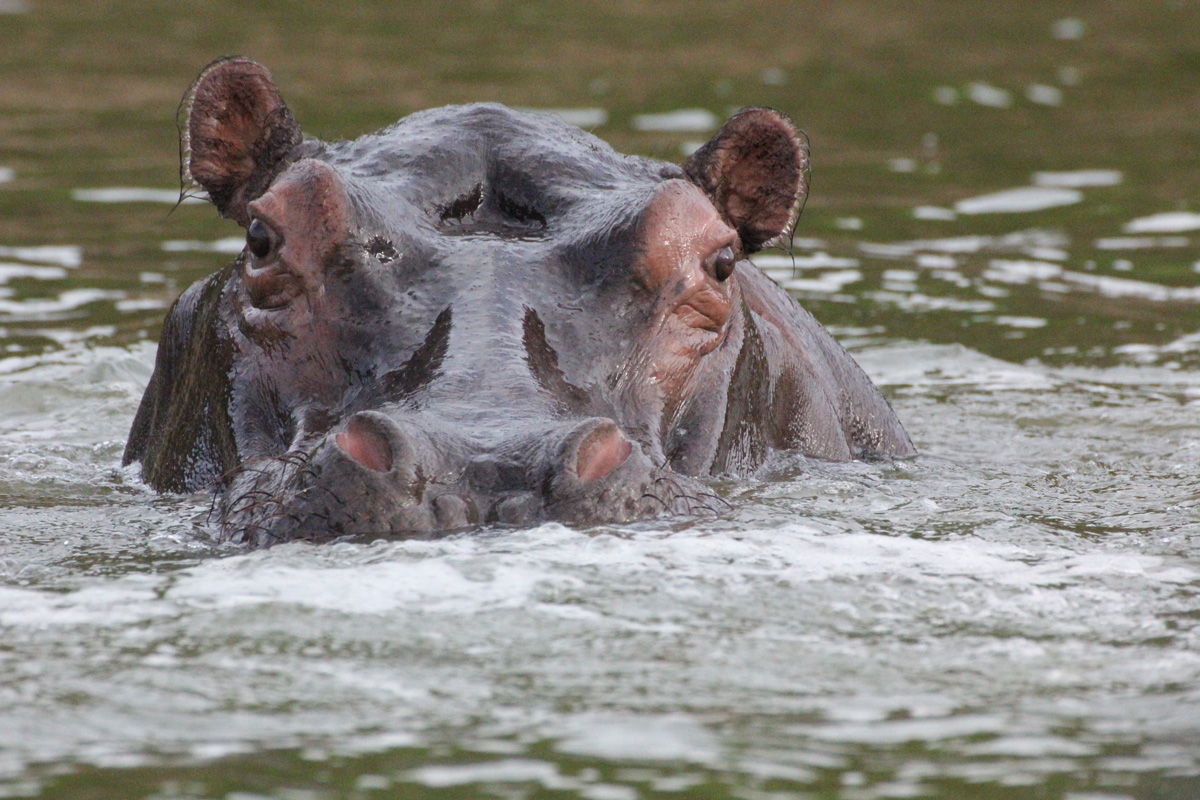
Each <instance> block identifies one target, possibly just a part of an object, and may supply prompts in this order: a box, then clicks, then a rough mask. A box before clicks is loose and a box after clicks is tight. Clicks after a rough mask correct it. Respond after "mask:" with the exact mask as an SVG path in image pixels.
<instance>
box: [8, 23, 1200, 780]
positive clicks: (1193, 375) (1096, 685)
mask: <svg viewBox="0 0 1200 800" xmlns="http://www.w3.org/2000/svg"><path fill="white" fill-rule="evenodd" d="M410 6H411V7H410ZM1084 11H1087V9H1082V10H1081V8H1080V7H1079V6H1070V7H1069V8H1068V7H1067V5H1066V4H1057V3H1050V4H1031V5H1028V6H1021V7H1017V6H1012V5H1003V6H1001V5H996V4H983V3H962V4H955V5H945V4H939V5H937V6H936V7H934V6H928V7H926V6H924V5H921V4H917V5H915V6H912V7H911V8H909V7H907V6H906V7H904V8H898V7H897V6H896V5H895V4H877V3H873V2H856V3H849V4H840V5H836V6H828V5H819V6H818V5H815V4H814V5H812V6H809V5H807V4H803V3H794V2H791V3H778V4H775V3H768V4H766V5H765V6H761V7H755V8H754V9H749V7H742V6H738V5H736V4H734V5H728V4H691V5H682V4H675V3H672V2H664V3H657V4H653V5H644V6H643V5H636V4H634V5H628V4H626V5H618V6H611V4H607V5H602V4H598V5H592V4H588V3H581V4H573V5H571V6H569V7H568V6H551V5H539V4H536V3H535V4H532V5H530V4H526V5H525V6H522V8H521V9H516V8H515V7H511V8H510V7H509V6H507V5H505V4H493V3H475V4H466V5H461V6H460V5H458V4H454V3H450V4H446V3H436V4H433V3H430V4H426V3H423V2H418V3H414V4H407V5H405V6H404V7H393V6H390V5H386V4H379V5H371V4H354V5H348V6H345V7H336V8H335V7H332V6H327V5H321V6H319V7H318V6H316V5H313V6H311V7H310V6H308V5H305V4H278V3H273V2H267V3H263V4H256V5H255V6H254V7H253V8H251V7H249V6H235V5H233V4H227V3H224V2H216V1H215V0H213V1H212V2H209V3H207V4H201V5H199V6H196V7H194V8H193V7H186V8H185V7H183V6H179V7H177V8H176V7H172V8H171V9H169V10H165V9H155V10H153V12H149V11H147V10H146V9H141V8H133V7H131V8H129V9H124V8H116V7H111V6H105V7H104V8H103V9H100V8H99V7H96V8H93V7H91V6H88V5H87V4H84V5H80V4H75V3H66V2H63V1H61V0H45V1H44V2H38V3H36V4H34V3H24V2H14V0H0V14H4V15H5V16H4V17H3V18H2V19H0V53H2V55H0V58H2V59H4V64H5V67H6V69H5V81H4V82H3V84H4V85H3V86H2V87H0V537H2V539H0V639H2V640H3V642H4V646H3V647H0V718H2V719H4V720H5V724H4V725H0V796H45V797H79V796H87V795H88V794H90V795H92V796H99V795H103V794H107V795H109V796H120V797H160V798H161V797H196V798H200V797H204V798H247V797H251V796H253V797H293V798H294V797H311V798H325V797H385V796H405V797H407V796H422V797H479V796H496V797H533V796H550V795H554V796H565V797H583V798H592V799H593V800H596V799H600V800H604V799H605V798H620V799H622V800H623V799H624V798H635V797H722V798H723V797H745V798H760V797H802V796H809V797H830V798H833V797H838V798H848V800H858V799H859V798H895V797H946V798H951V797H953V798H966V797H980V798H983V797H988V798H1014V800H1015V799H1016V798H1028V797H1032V796H1037V797H1047V798H1070V799H1071V800H1095V799H1097V798H1105V800H1116V798H1154V797H1170V798H1175V797H1178V798H1184V797H1195V796H1200V760H1198V754H1200V723H1197V720H1198V719H1200V656H1198V655H1197V654H1198V653H1200V627H1198V624H1197V623H1198V621H1200V557H1198V555H1197V554H1198V553H1200V518H1198V517H1197V510H1198V509H1200V488H1198V487H1200V459H1198V458H1197V452H1200V422H1198V420H1200V331H1198V328H1200V325H1198V324H1197V319H1200V317H1198V316H1197V303H1198V302H1200V289H1198V288H1197V286H1198V285H1200V276H1198V274H1197V273H1198V272H1200V240H1198V238H1197V234H1195V233H1194V232H1195V231H1200V214H1198V213H1197V209H1196V205H1195V204H1196V198H1195V196H1194V191H1195V187H1194V179H1193V178H1194V175H1193V173H1194V163H1193V162H1194V159H1195V141H1196V130H1197V128H1196V126H1197V124H1200V123H1198V122H1197V120H1196V119H1195V118H1194V116H1195V115H1191V116H1189V115H1187V114H1185V113H1183V112H1182V111H1181V109H1187V108H1194V107H1195V87H1196V86H1197V82H1196V80H1195V78H1196V75H1197V63H1198V62H1197V60H1196V56H1195V42H1194V35H1193V33H1192V32H1193V31H1195V30H1198V29H1200V7H1197V6H1196V5H1195V4H1190V3H1168V4H1135V3H1127V4H1116V5H1112V4H1110V5H1107V6H1105V11H1104V13H1103V14H1094V15H1093V14H1092V12H1090V11H1088V13H1087V14H1085V13H1083V12H1084ZM168 13H169V18H164V16H165V15H168ZM933 19H936V20H937V24H931V22H930V20H933ZM280 20H287V26H286V30H285V28H283V27H280ZM151 26H152V27H151ZM51 43H53V44H51ZM225 52H247V53H249V54H251V55H253V56H255V57H257V58H259V59H260V60H262V61H264V62H265V63H267V64H268V65H269V66H270V67H271V68H272V69H273V70H274V71H275V75H276V78H277V79H278V82H279V84H280V86H281V88H282V89H283V91H284V94H285V96H286V97H287V98H288V99H289V101H290V102H291V103H292V104H293V107H294V108H295V110H296V112H297V117H298V118H299V119H300V120H301V123H302V124H304V125H307V126H308V127H309V130H311V131H312V132H313V133H315V134H317V135H321V136H323V137H326V138H337V137H339V136H355V135H358V134H360V133H362V132H364V131H366V130H370V129H373V128H376V127H379V126H381V125H384V124H387V123H389V122H391V121H393V120H394V119H395V118H396V117H398V116H401V115H403V114H405V113H408V112H410V111H412V110H415V109H417V108H420V107H425V106H429V105H437V104H441V103H444V102H465V101H475V100H499V101H503V102H507V103H509V104H511V105H515V106H521V107H526V108H536V109H541V110H543V111H544V112H545V113H552V114H556V115H558V116H560V117H562V118H563V119H566V120H568V121H569V122H571V123H572V124H576V125H580V126H583V127H586V128H589V129H591V128H594V129H595V130H596V132H597V133H598V134H599V135H601V136H602V137H603V138H605V139H608V140H609V141H611V142H613V143H614V145H615V146H617V147H618V148H619V149H622V150H624V151H629V152H639V153H644V154H649V155H654V156H657V157H660V158H665V159H670V160H676V161H677V160H679V159H680V158H681V157H682V155H686V154H687V153H689V152H691V151H692V150H694V149H695V147H697V146H698V141H697V140H703V139H705V138H707V135H708V134H709V132H710V131H711V130H713V129H714V128H715V127H716V126H717V125H718V124H719V122H720V120H722V119H724V118H725V117H726V116H728V114H729V113H730V112H731V111H732V110H735V109H736V108H738V107H740V106H743V105H750V104H768V105H773V106H776V107H779V108H781V109H783V110H784V111H786V112H788V113H789V114H790V115H791V116H792V117H794V118H795V119H796V120H798V121H799V122H800V123H801V124H802V125H803V126H804V127H805V128H806V131H807V134H808V136H809V138H810V140H811V141H812V146H813V165H814V174H813V195H812V198H811V199H810V201H809V203H808V205H807V207H806V210H805V214H804V219H803V220H802V222H801V227H800V230H799V232H798V235H797V237H796V238H795V239H794V241H793V242H792V243H791V247H790V248H789V249H788V250H787V251H786V252H785V251H782V250H777V251H772V252H768V253H763V254H760V255H758V256H756V259H755V260H756V262H757V263H758V264H759V266H760V267H761V268H762V269H763V270H764V271H766V272H767V273H768V274H769V275H771V276H772V277H773V278H774V279H776V280H777V281H779V282H780V283H781V284H782V285H784V286H785V287H787V288H788V289H789V290H790V291H792V292H793V293H794V294H795V295H796V296H797V297H798V298H800V299H801V301H802V302H803V303H804V304H805V306H806V307H808V308H809V309H810V310H811V311H813V312H814V314H815V315H816V316H817V317H818V319H820V320H822V321H823V322H824V323H825V324H827V325H828V326H829V327H830V329H831V330H832V331H833V332H834V333H835V334H836V335H837V336H838V337H839V338H840V339H841V340H842V341H843V342H844V343H846V344H847V346H849V347H850V348H851V349H852V350H853V351H854V352H855V354H856V357H857V358H858V359H859V361H860V362H861V363H862V364H863V366H864V368H865V369H866V370H867V371H868V372H869V373H870V374H871V375H872V376H873V377H874V378H875V379H876V380H877V381H878V382H879V383H880V384H881V385H882V387H883V388H884V390H885V392H886V393H887V394H888V396H889V397H890V398H891V400H892V402H893V404H894V405H895V407H896V409H897V411H898V412H899V414H900V416H901V418H902V419H903V420H904V421H905V423H906V426H907V427H908V429H909V431H910V432H911V433H912V435H913V438H914V440H915V441H916V442H917V444H918V447H919V448H920V449H921V451H922V456H921V457H919V458H917V459H915V460H913V461H910V462H904V463H899V464H845V465H838V464H824V463H820V462H810V461H805V460H802V459H787V458H779V459H778V460H777V461H776V462H774V463H772V464H771V465H770V467H769V469H768V470H767V474H765V475H764V476H763V477H762V479H761V480H759V481H750V482H739V483H727V484H726V483H722V484H720V485H719V486H718V489H719V490H720V491H722V492H723V493H725V494H726V496H728V497H729V498H730V499H731V500H732V501H733V502H734V510H733V511H731V512H729V513H728V514H726V515H724V516H722V517H720V518H717V519H705V520H665V521H655V522H649V523H643V524H639V525H631V526H615V527H600V528H596V529H591V530H586V531H577V530H571V529H568V528H564V527H562V526H557V525H547V526H542V527H539V528H536V529H533V530H525V531H511V530H489V531H484V532H481V533H474V534H470V535H464V536H457V537H452V538H449V539H444V540H438V541H417V542H345V543H340V544H337V545H334V546H331V547H309V546H305V545H289V546H284V547H279V548H275V549H273V550H270V551H267V552H261V553H245V552H241V551H237V550H231V549H220V548H217V547H215V546H214V545H212V544H211V542H210V541H209V540H208V539H207V537H206V536H205V530H206V529H205V519H206V517H207V514H208V508H209V506H208V503H209V499H208V498H206V497H158V496H155V495H153V494H152V493H150V492H149V491H148V490H147V489H146V488H145V487H144V486H143V485H142V484H141V483H140V482H139V481H138V480H137V477H136V470H133V469H123V468H121V467H120V466H119V463H120V455H121V451H122V449H123V445H124V438H125V435H126V432H127V430H128V426H129V423H130V420H131V418H132V415H133V412H134V410H135V408H136V406H137V402H138V399H139V397H140V393H141V390H142V388H143V387H144V385H145V382H146V380H147V379H148V377H149V374H150V371H151V367H152V364H153V360H154V355H155V347H154V341H155V340H156V339H157V337H158V335H159V330H160V325H161V318H162V314H163V310H164V309H165V307H166V305H167V304H168V303H170V302H171V301H172V300H173V299H174V298H175V297H176V296H177V295H178V294H179V293H180V292H181V291H182V290H183V289H184V288H185V287H186V286H188V285H189V284H190V283H191V282H193V281H194V280H196V279H198V278H200V277H202V276H204V275H206V274H208V273H209V272H211V271H212V270H213V269H215V268H216V267H218V266H219V265H220V264H221V263H222V261H223V260H224V259H226V258H228V257H229V256H230V254H233V253H236V252H238V251H239V250H240V248H241V247H242V243H243V239H242V237H241V236H239V235H237V234H238V231H237V229H236V228H235V227H234V226H232V224H230V223H227V222H222V221H220V220H219V219H217V216H216V214H215V213H214V212H213V211H212V210H211V207H210V206H208V205H207V204H204V203H201V202H185V204H182V205H179V204H178V201H179V196H180V195H179V190H178V188H177V187H176V186H175V185H174V183H175V176H176V175H177V164H176V163H175V159H176V157H177V146H176V142H175V140H174V131H175V128H174V112H175V106H176V103H177V101H178V97H179V95H180V93H181V92H182V90H183V89H184V88H185V87H186V86H187V84H188V83H189V82H190V81H191V79H192V78H193V77H194V75H195V72H196V71H197V70H198V69H199V67H200V66H202V65H203V64H204V63H205V62H206V61H207V60H208V59H209V58H211V57H212V56H214V55H218V54H220V53H225ZM564 54H566V55H564Z"/></svg>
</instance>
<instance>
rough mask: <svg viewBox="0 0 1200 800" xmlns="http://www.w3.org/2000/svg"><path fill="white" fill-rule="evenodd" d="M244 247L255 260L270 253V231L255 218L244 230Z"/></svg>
mask: <svg viewBox="0 0 1200 800" xmlns="http://www.w3.org/2000/svg"><path fill="white" fill-rule="evenodd" d="M246 247H247V248H249V249H250V252H251V253H253V254H254V257H255V258H266V257H267V254H268V253H270V252H271V229H270V228H268V227H267V226H266V225H264V224H263V221H262V220H260V219H258V218H257V217H255V218H254V219H253V220H251V222H250V226H249V227H248V228H246Z"/></svg>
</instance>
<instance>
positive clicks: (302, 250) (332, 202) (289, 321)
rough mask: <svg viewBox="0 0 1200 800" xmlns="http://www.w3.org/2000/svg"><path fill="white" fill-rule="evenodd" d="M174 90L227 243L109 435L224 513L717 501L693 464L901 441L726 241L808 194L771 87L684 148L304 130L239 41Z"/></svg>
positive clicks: (898, 447)
mask: <svg viewBox="0 0 1200 800" xmlns="http://www.w3.org/2000/svg"><path fill="white" fill-rule="evenodd" d="M180 108H181V112H180V120H181V124H180V131H181V153H182V164H181V173H182V177H183V181H184V185H185V188H188V187H190V188H193V189H200V190H203V192H205V193H206V194H207V196H208V198H209V199H210V200H211V202H212V203H213V204H214V205H215V206H216V208H217V211H218V212H219V213H220V214H221V216H222V217H225V218H228V219H231V220H233V221H235V222H236V223H237V224H238V225H240V226H241V227H242V228H243V229H244V230H245V236H246V245H245V249H244V250H243V251H242V252H241V254H240V255H239V256H237V258H236V259H235V260H234V261H233V262H232V263H230V264H228V265H227V266H225V267H224V268H223V269H221V270H220V271H218V272H216V273H214V274H213V275H211V276H209V277H208V278H206V279H203V280H200V281H198V282H197V283H195V284H193V285H192V286H191V287H189V288H188V289H187V290H186V291H184V292H183V294H182V295H181V296H180V297H179V298H178V300H177V301H176V302H175V303H174V305H173V306H172V307H171V309H170V311H169V312H168V314H167V317H166V321H165V323H164V327H163V330H162V336H161V341H160V344H159V349H158V354H157V357H156V361H155V366H154V372H153V375H152V377H151V378H150V382H149V385H148V386H147V388H146V391H145V395H144V397H143V398H142V401H141V405H140V407H139V408H138V411H137V414H136V417H135V419H134V421H133V425H132V429H131V430H130V434H129V440H128V445H127V446H126V449H125V453H124V459H123V460H124V463H125V464H130V463H132V462H135V461H138V462H140V463H141V476H142V479H143V480H144V482H145V483H147V484H148V485H149V486H150V487H152V488H153V489H155V490H157V491H161V492H190V493H196V492H201V491H209V492H212V493H213V496H214V500H213V518H214V519H213V527H215V528H217V529H218V534H217V535H218V536H219V537H220V538H221V539H222V540H225V541H232V542H238V543H243V544H246V545H249V546H268V545H271V544H275V543H278V542H284V541H292V540H314V541H322V540H331V539H336V538H340V537H358V536H393V537H403V536H430V535H436V534H440V533H442V532H447V531H457V530H461V529H470V528H475V527H479V526H488V525H492V526H501V527H502V526H528V525H532V524H535V523H539V522H542V521H561V522H564V523H568V524H577V525H589V524H597V523H616V522H628V521H632V520H638V519H644V518H649V517H654V516H657V515H663V514H679V515H687V514H700V513H705V512H710V511H716V512H719V511H721V510H722V509H723V507H724V501H723V500H722V499H721V498H720V497H719V496H718V495H717V494H716V493H715V492H714V489H713V487H712V486H711V479H712V477H713V476H734V477H745V476H752V475H753V474H754V473H755V471H756V470H759V469H760V468H761V467H762V465H763V464H764V462H765V461H766V460H767V459H768V457H769V456H770V455H771V454H772V453H773V452H776V451H792V452H795V453H799V454H803V455H804V456H808V457H812V458H816V459H829V460H835V461H838V460H850V459H889V458H897V457H905V456H909V455H912V454H913V453H914V452H915V451H914V448H913V444H912V442H911V440H910V439H909V437H908V435H907V434H906V433H905V431H904V428H903V427H902V426H901V424H900V422H899V420H898V419H897V417H896V415H895V414H894V413H893V411H892V409H891V407H890V406H889V405H888V403H887V401H886V400H885V399H884V398H883V397H882V395H881V394H880V393H879V391H878V390H877V389H876V387H875V386H874V385H873V384H872V383H871V381H870V380H869V379H868V378H867V376H866V375H865V374H864V373H863V371H862V370H861V369H860V368H859V367H858V365H857V364H855V362H854V361H853V360H852V359H851V357H850V356H849V355H848V354H847V353H846V351H845V350H844V349H842V347H841V346H840V345H838V344H837V342H836V341H835V340H834V339H833V338H832V337H831V336H830V335H829V333H827V332H826V331H825V329H824V328H823V327H822V326H821V325H820V324H819V323H818V322H817V321H816V320H815V319H814V318H813V317H812V316H811V315H810V314H809V313H808V312H806V311H805V310H804V309H803V308H801V307H800V306H799V305H798V304H797V302H796V301H795V300H794V299H793V298H792V297H791V296H789V295H788V294H787V293H786V292H784V291H783V290H782V289H781V288H779V287H778V286H777V285H776V284H775V283H774V282H772V281H771V280H770V279H769V278H767V277H766V276H765V275H764V274H763V273H762V272H760V271H759V270H758V269H757V268H756V267H755V266H754V265H753V264H752V263H751V262H750V261H749V260H748V258H747V256H749V255H750V254H751V253H754V252H756V251H758V250H761V249H763V248H765V247H769V246H772V245H776V244H780V243H784V244H790V239H791V236H792V234H793V229H794V227H795V225H796V223H797V220H798V218H799V215H800V210H801V208H802V207H803V205H804V202H805V199H806V197H807V192H808V175H809V155H808V145H807V140H806V138H805V137H804V136H803V134H801V133H800V132H799V131H798V130H797V128H796V127H795V125H794V124H793V123H792V122H791V120H789V118H788V117H787V116H785V115H784V114H782V113H780V112H778V111H774V110H771V109H768V108H762V107H755V108H747V109H744V110H742V111H739V112H738V113H736V114H734V115H733V116H732V117H731V118H730V119H729V120H728V121H727V122H726V123H725V124H724V125H723V126H722V127H721V129H720V130H719V131H718V132H717V133H716V135H715V136H713V138H712V139H711V140H710V141H709V142H708V143H707V144H705V145H704V146H702V147H700V148H699V149H698V150H697V151H695V153H694V154H693V155H691V156H690V157H689V158H688V159H687V162H686V163H685V164H684V165H683V166H682V167H680V166H678V165H675V164H670V163H665V162H662V161H657V160H653V159H648V158H641V157H636V156H627V155H622V154H620V153H618V152H616V151H615V150H613V149H612V148H611V147H609V146H608V145H607V144H606V143H604V142H603V141H601V140H599V139H598V138H596V137H595V136H593V135H591V134H589V133H586V132H584V131H582V130H580V129H578V128H575V127H572V126H570V125H567V124H565V123H563V122H561V121H559V120H557V119H555V118H553V117H550V116H546V115H543V114H535V113H529V112H520V111H515V110H512V109H509V108H506V107H504V106H501V105H496V104H489V103H482V104H472V105H463V106H449V107H444V108H435V109H431V110H426V111H421V112H418V113H414V114H412V115H410V116H408V117H405V118H403V119H401V120H400V121H399V122H397V123H395V124H393V125H391V126H390V127H387V128H384V129H383V130H380V131H378V132H375V133H370V134H367V135H365V136H362V137H360V138H357V139H354V140H351V141H340V142H334V143H327V142H323V141H319V140H317V139H314V138H308V137H305V136H303V135H302V134H301V132H300V126H299V125H298V123H297V122H296V120H295V118H294V117H293V116H292V113H291V112H290V111H289V109H288V107H287V106H286V105H285V104H284V102H283V99H282V97H281V95H280V93H279V90H278V89H277V87H276V86H275V83H274V81H273V79H272V77H271V74H270V73H269V72H268V71H267V69H266V68H264V67H263V66H261V65H260V64H258V63H256V62H255V61H253V60H250V59H247V58H242V57H233V58H226V59H221V60H218V61H216V62H213V63H212V64H210V65H209V66H208V67H207V68H206V69H204V71H203V72H202V73H201V74H200V76H199V77H198V78H197V79H196V81H195V82H194V83H193V84H192V86H191V88H190V89H189V90H188V92H187V94H186V95H185V96H184V100H183V103H182V105H181V107H180ZM706 479H707V480H708V481H709V482H706Z"/></svg>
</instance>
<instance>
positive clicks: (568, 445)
mask: <svg viewBox="0 0 1200 800" xmlns="http://www.w3.org/2000/svg"><path fill="white" fill-rule="evenodd" d="M423 423H424V424H423ZM452 427H455V426H451V425H449V424H447V423H445V422H444V421H442V420H433V421H430V420H424V421H422V420H420V419H419V418H418V419H407V418H405V417H404V416H403V415H401V416H392V415H389V414H387V413H384V412H380V411H374V410H372V411H361V412H358V413H356V414H353V415H352V416H350V417H349V418H348V419H347V420H346V421H345V423H344V424H342V425H340V426H337V427H336V428H334V429H333V430H331V431H330V432H328V433H327V434H325V436H324V437H323V439H321V440H319V441H318V442H317V443H316V444H315V445H312V446H310V447H309V448H308V449H307V450H304V449H303V448H298V449H296V450H295V451H293V452H291V453H289V454H288V455H286V456H284V457H281V458H278V459H274V460H273V461H272V462H271V463H264V464H261V465H258V466H257V467H256V468H255V469H247V470H245V471H243V473H241V474H240V475H239V476H238V478H237V479H235V485H234V486H233V487H232V488H231V491H230V492H229V493H228V495H227V498H228V499H227V501H226V502H225V504H224V508H223V511H224V518H225V524H226V525H227V526H232V527H234V528H235V529H237V530H240V531H243V532H244V533H243V534H242V538H244V539H246V540H247V541H248V542H249V543H252V544H256V545H260V546H261V545H267V544H272V543H275V542H279V541H287V540H292V539H298V538H299V539H310V540H325V539H329V538H336V537H338V536H347V535H352V536H353V535H360V536H361V535H389V536H413V535H428V534H435V533H441V532H448V531H453V530H457V529H461V528H467V527H471V526H475V525H479V524H483V523H492V524H502V525H526V524H530V523H533V522H536V521H538V520H542V519H550V520H554V519H559V520H564V521H572V522H585V523H586V522H596V521H614V522H621V521H628V520H633V519H638V518H642V517H646V516H651V515H653V514H655V513H657V512H660V511H662V510H663V509H664V508H671V506H672V505H673V504H675V503H676V502H677V501H678V500H679V498H680V496H681V495H685V494H686V496H687V497H692V496H694V492H688V493H684V492H682V491H681V489H680V485H681V484H680V482H681V481H686V479H684V478H682V477H681V476H673V477H671V478H666V477H665V476H664V470H662V469H661V468H656V467H655V465H654V463H653V461H652V460H651V458H649V457H648V456H647V455H646V453H644V452H643V449H642V447H641V446H640V445H639V444H638V443H636V442H635V441H633V440H632V439H631V438H630V437H629V436H627V435H626V434H625V432H623V431H622V430H621V428H620V426H619V425H618V424H617V423H616V422H615V421H614V420H612V419H608V418H603V417H594V418H588V419H584V420H582V421H578V422H573V423H569V424H567V425H563V424H561V423H559V424H554V423H548V424H544V425H542V426H538V425H536V424H530V425H528V426H526V427H527V430H526V431H525V432H524V433H523V434H522V435H519V436H516V437H506V438H505V439H503V440H500V441H498V442H493V443H492V444H491V445H490V446H489V445H488V443H487V442H485V441H480V440H479V439H478V438H477V439H475V440H472V439H471V438H469V437H466V436H463V435H456V434H455V433H453V432H451V431H450V430H449V429H450V428H452ZM458 427H461V426H458ZM539 427H540V428H541V429H540V430H538V428H539ZM528 429H533V430H532V432H531V431H530V430H528ZM481 438H482V437H481ZM691 488H692V490H698V488H697V487H691Z"/></svg>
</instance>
